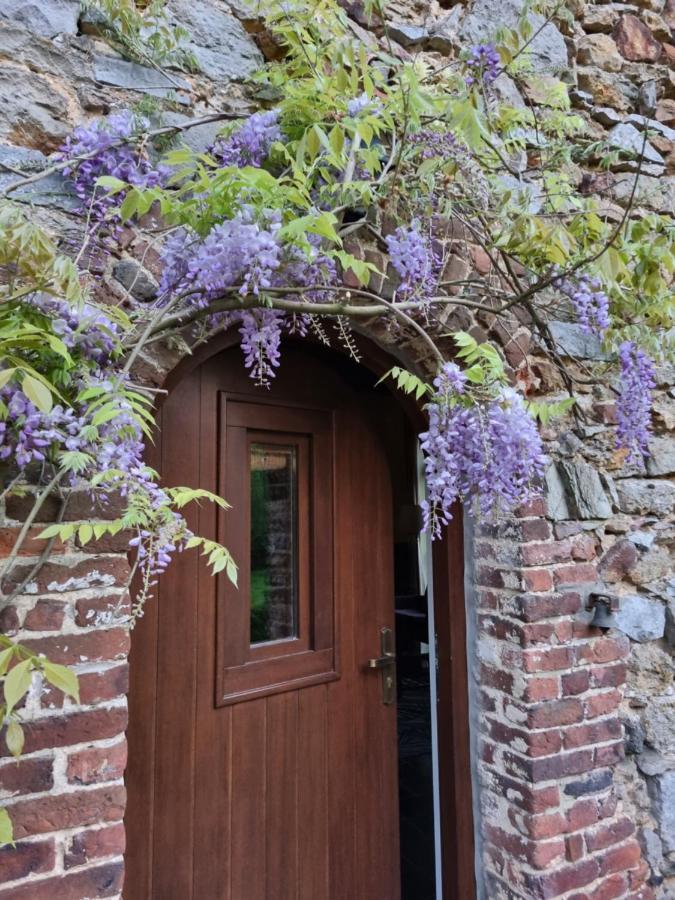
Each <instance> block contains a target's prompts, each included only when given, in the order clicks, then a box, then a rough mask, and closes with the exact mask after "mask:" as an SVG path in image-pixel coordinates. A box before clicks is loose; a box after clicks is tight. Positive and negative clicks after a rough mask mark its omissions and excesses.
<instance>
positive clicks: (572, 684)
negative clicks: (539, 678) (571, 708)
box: [560, 669, 591, 697]
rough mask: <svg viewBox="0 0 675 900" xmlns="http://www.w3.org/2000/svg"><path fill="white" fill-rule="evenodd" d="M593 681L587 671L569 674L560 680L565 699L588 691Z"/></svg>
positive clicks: (582, 670) (580, 670)
mask: <svg viewBox="0 0 675 900" xmlns="http://www.w3.org/2000/svg"><path fill="white" fill-rule="evenodd" d="M590 681H591V676H590V674H589V673H588V672H587V671H586V670H585V669H579V670H578V671H576V672H568V673H566V674H565V675H562V676H561V678H560V684H561V687H562V693H563V696H564V697H574V696H576V695H577V694H583V693H584V692H585V691H587V690H588V687H589V684H590Z"/></svg>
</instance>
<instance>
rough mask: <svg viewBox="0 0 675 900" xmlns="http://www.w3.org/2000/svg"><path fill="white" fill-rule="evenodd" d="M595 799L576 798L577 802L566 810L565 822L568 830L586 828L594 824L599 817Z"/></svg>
mask: <svg viewBox="0 0 675 900" xmlns="http://www.w3.org/2000/svg"><path fill="white" fill-rule="evenodd" d="M599 817H600V816H599V812H598V803H597V800H593V799H588V800H577V802H576V803H575V804H574V805H573V806H571V807H570V808H569V809H568V810H567V822H568V825H569V830H570V831H579V830H580V829H581V828H588V827H589V826H590V825H595V824H596V822H597V821H598V819H599Z"/></svg>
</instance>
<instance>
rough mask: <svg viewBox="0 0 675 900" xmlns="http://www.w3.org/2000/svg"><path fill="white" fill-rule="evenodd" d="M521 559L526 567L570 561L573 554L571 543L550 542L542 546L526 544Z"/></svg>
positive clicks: (522, 549)
mask: <svg viewBox="0 0 675 900" xmlns="http://www.w3.org/2000/svg"><path fill="white" fill-rule="evenodd" d="M520 552H521V557H522V561H523V564H524V565H526V566H545V565H547V564H548V563H554V562H561V561H562V560H568V559H569V558H570V554H571V552H572V545H571V544H570V542H569V541H550V542H547V543H542V544H524V545H523V546H522V548H521V551H520Z"/></svg>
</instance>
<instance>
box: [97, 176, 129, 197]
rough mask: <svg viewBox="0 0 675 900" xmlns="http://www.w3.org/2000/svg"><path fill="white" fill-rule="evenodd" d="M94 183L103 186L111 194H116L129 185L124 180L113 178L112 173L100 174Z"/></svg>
mask: <svg viewBox="0 0 675 900" xmlns="http://www.w3.org/2000/svg"><path fill="white" fill-rule="evenodd" d="M96 184H97V185H99V186H100V187H102V188H105V189H106V190H107V191H108V192H109V193H111V194H117V193H119V192H120V191H123V190H124V188H126V187H128V186H129V185H128V184H127V182H126V181H122V180H121V179H120V178H115V177H114V175H101V176H100V177H99V178H97V179H96Z"/></svg>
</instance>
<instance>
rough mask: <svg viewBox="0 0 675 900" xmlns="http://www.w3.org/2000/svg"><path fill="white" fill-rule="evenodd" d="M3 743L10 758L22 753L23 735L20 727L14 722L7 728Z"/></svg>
mask: <svg viewBox="0 0 675 900" xmlns="http://www.w3.org/2000/svg"><path fill="white" fill-rule="evenodd" d="M5 743H6V744H7V749H8V750H9V752H10V753H11V754H12V756H14V757H17V756H21V753H22V752H23V744H24V733H23V728H22V727H21V725H19V723H18V722H17V721H15V720H12V721H11V722H10V723H9V725H8V726H7V732H6V734H5Z"/></svg>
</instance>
